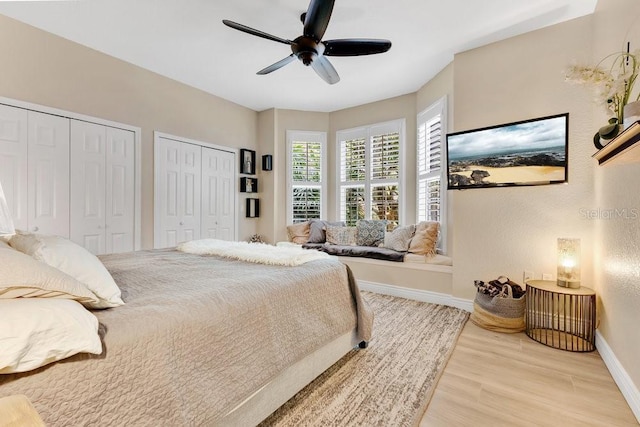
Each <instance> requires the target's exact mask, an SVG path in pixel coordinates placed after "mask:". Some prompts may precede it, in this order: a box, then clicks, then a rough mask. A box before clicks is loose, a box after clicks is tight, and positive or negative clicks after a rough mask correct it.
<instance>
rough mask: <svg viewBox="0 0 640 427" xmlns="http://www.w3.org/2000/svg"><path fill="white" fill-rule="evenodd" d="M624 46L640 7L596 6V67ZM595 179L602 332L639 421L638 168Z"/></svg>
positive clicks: (635, 36) (637, 41) (635, 39)
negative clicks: (622, 374)
mask: <svg viewBox="0 0 640 427" xmlns="http://www.w3.org/2000/svg"><path fill="white" fill-rule="evenodd" d="M626 41H630V42H631V50H632V51H638V49H640V2H638V1H636V0H606V1H600V2H598V7H597V9H596V13H595V26H594V49H593V58H592V62H597V61H599V60H600V59H602V58H603V57H604V56H606V55H608V54H610V53H612V52H615V51H618V50H623V49H625V48H626V43H625V42H626ZM638 93H640V85H639V83H638V82H636V89H635V94H636V95H637V94H638ZM606 118H607V115H605V114H603V113H602V111H601V110H598V111H597V114H595V115H594V123H593V124H592V127H597V124H598V123H602V124H604V123H606ZM595 178H596V185H595V191H596V196H597V199H596V202H595V203H594V205H593V209H594V210H596V211H597V212H602V213H605V215H597V216H596V218H595V219H594V220H592V221H591V222H592V223H593V226H594V227H595V229H596V238H597V242H598V245H597V246H596V253H595V257H596V259H597V261H598V263H597V265H598V268H597V271H596V273H597V275H596V291H597V293H598V300H599V306H598V316H599V318H600V327H599V329H598V330H599V332H600V334H601V336H602V337H603V338H604V340H605V341H606V342H607V344H608V345H609V347H610V348H611V350H612V351H613V353H614V354H615V357H616V359H617V360H618V362H619V363H620V365H621V367H622V368H623V369H624V370H625V371H626V374H628V376H629V378H630V380H631V381H632V382H633V384H634V385H635V390H632V387H630V388H631V389H627V392H628V395H626V397H627V399H629V397H630V396H635V405H636V406H635V408H633V409H634V410H635V411H636V412H635V414H636V417H637V418H638V420H639V421H640V363H639V362H638V361H639V360H640V356H639V355H640V333H638V325H640V193H639V192H638V188H640V163H633V164H627V165H607V166H600V167H597V169H596V175H595ZM607 212H614V213H615V214H613V215H610V214H606V213H607ZM623 391H624V390H623Z"/></svg>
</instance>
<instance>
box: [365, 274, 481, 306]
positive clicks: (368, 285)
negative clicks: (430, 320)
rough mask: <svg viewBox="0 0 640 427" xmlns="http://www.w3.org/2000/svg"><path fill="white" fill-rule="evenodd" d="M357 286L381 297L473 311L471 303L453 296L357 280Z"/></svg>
mask: <svg viewBox="0 0 640 427" xmlns="http://www.w3.org/2000/svg"><path fill="white" fill-rule="evenodd" d="M358 286H359V287H360V289H361V290H363V291H369V292H375V293H378V294H383V295H391V296H394V297H400V298H406V299H412V300H415V301H422V302H428V303H431V304H441V305H446V306H449V307H455V308H459V309H461V310H464V311H468V312H469V313H471V312H472V311H473V301H472V300H468V299H463V298H457V297H454V296H453V295H449V294H443V293H440V292H432V291H423V290H419V289H410V288H404V287H402V286H394V285H386V284H383V283H375V282H369V281H366V280H358Z"/></svg>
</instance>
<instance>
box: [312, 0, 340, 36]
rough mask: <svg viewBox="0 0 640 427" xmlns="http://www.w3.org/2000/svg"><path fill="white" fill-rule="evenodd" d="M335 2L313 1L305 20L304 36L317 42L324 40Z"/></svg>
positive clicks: (330, 0) (333, 0)
mask: <svg viewBox="0 0 640 427" xmlns="http://www.w3.org/2000/svg"><path fill="white" fill-rule="evenodd" d="M334 2H335V0H311V3H309V9H308V10H307V14H306V15H305V18H304V35H305V36H307V37H311V38H313V39H314V40H316V41H320V40H322V36H324V32H325V31H326V30H327V26H328V25H329V19H330V18H331V12H332V11H333V4H334Z"/></svg>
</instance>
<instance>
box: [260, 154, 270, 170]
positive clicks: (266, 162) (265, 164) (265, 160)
mask: <svg viewBox="0 0 640 427" xmlns="http://www.w3.org/2000/svg"><path fill="white" fill-rule="evenodd" d="M272 169H273V156H272V155H271V154H265V155H264V156H262V170H263V171H270V170H272Z"/></svg>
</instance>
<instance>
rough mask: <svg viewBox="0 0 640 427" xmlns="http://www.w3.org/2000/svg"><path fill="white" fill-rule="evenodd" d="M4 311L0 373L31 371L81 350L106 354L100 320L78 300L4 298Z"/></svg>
mask: <svg viewBox="0 0 640 427" xmlns="http://www.w3.org/2000/svg"><path fill="white" fill-rule="evenodd" d="M36 262H37V261H36ZM0 313H2V321H1V322H0V343H2V351H0V374H8V373H12V372H26V371H30V370H32V369H36V368H39V367H40V366H44V365H47V364H49V363H51V362H55V361H56V360H61V359H65V358H67V357H69V356H73V355H74V354H77V353H93V354H100V353H102V342H101V341H100V336H99V335H98V319H97V318H96V316H94V315H93V314H92V313H91V312H90V311H88V310H86V309H85V308H84V307H82V306H81V305H80V304H78V303H77V302H76V301H72V300H68V299H48V298H19V299H0Z"/></svg>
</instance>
